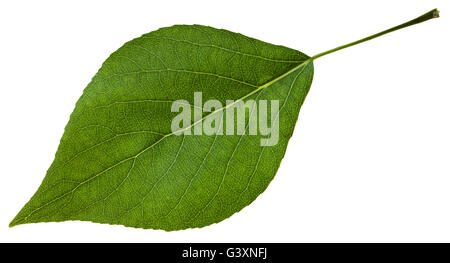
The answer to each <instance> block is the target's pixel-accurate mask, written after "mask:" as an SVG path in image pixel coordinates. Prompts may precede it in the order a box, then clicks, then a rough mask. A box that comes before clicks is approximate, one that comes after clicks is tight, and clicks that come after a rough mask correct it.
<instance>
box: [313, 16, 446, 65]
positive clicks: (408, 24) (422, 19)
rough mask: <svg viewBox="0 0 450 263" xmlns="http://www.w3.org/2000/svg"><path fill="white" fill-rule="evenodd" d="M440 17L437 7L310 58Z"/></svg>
mask: <svg viewBox="0 0 450 263" xmlns="http://www.w3.org/2000/svg"><path fill="white" fill-rule="evenodd" d="M438 17H439V11H438V10H437V9H433V10H431V11H429V12H427V13H426V14H423V15H421V16H419V17H417V18H415V19H413V20H411V21H408V22H406V23H403V24H400V25H398V26H395V27H392V28H389V29H387V30H384V31H381V32H379V33H376V34H374V35H371V36H368V37H365V38H363V39H360V40H357V41H354V42H351V43H348V44H345V45H342V46H339V47H336V48H333V49H330V50H328V51H325V52H322V53H319V54H317V55H315V56H312V57H311V58H310V60H311V61H313V60H315V59H317V58H320V57H322V56H325V55H328V54H331V53H333V52H336V51H338V50H341V49H344V48H348V47H351V46H354V45H358V44H360V43H363V42H366V41H369V40H371V39H374V38H377V37H379V36H382V35H384V34H387V33H390V32H394V31H397V30H399V29H402V28H405V27H409V26H412V25H415V24H419V23H422V22H425V21H427V20H430V19H432V18H438Z"/></svg>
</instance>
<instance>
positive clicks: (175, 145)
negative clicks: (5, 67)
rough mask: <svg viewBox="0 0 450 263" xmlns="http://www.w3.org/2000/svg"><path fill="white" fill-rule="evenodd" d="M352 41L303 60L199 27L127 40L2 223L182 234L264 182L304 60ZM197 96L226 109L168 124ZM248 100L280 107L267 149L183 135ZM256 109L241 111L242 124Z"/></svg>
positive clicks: (301, 82)
mask: <svg viewBox="0 0 450 263" xmlns="http://www.w3.org/2000/svg"><path fill="white" fill-rule="evenodd" d="M405 26H407V25H405ZM405 26H403V27H405ZM389 32H390V31H389ZM386 33H388V32H387V31H386ZM364 41H366V40H364ZM360 42H363V41H360ZM354 44H357V43H356V42H354ZM350 45H353V43H351V44H349V45H346V46H343V47H339V48H336V49H333V50H331V51H328V52H324V53H321V54H319V55H316V56H314V57H308V56H306V55H305V54H303V53H301V52H299V51H296V50H293V49H289V48H286V47H283V46H276V45H272V44H268V43H265V42H262V41H259V40H256V39H253V38H249V37H246V36H243V35H241V34H237V33H233V32H230V31H226V30H219V29H215V28H211V27H206V26H200V25H192V26H186V25H178V26H172V27H167V28H162V29H159V30H157V31H154V32H151V33H148V34H145V35H143V36H141V37H139V38H136V39H134V40H132V41H130V42H127V43H126V44H125V45H123V46H122V47H121V48H119V49H118V50H117V51H116V52H114V53H113V54H111V56H110V57H109V58H108V59H107V60H106V61H105V62H104V64H103V65H102V67H101V68H100V70H99V71H98V73H97V74H96V75H95V76H94V77H93V79H92V81H91V82H90V83H89V84H88V86H87V88H86V89H85V90H84V92H83V95H82V96H81V98H80V99H79V101H78V102H77V104H76V107H75V110H74V111H73V113H72V115H71V117H70V120H69V123H68V124H67V126H66V128H65V132H64V135H63V137H62V139H61V143H60V145H59V148H58V150H57V152H56V155H55V160H54V162H53V163H52V165H51V166H50V168H49V170H48V171H47V175H46V177H45V178H44V180H43V182H42V184H41V186H40V187H39V189H38V190H37V192H36V193H35V194H34V196H33V197H32V198H31V200H30V201H29V202H28V203H27V204H26V205H25V206H24V207H23V208H22V210H21V211H20V212H19V214H18V215H17V216H16V217H15V218H14V220H13V221H12V222H11V224H10V226H14V225H19V224H26V223H36V222H59V221H66V220H81V221H92V222H98V223H108V224H121V225H125V226H130V227H139V228H153V229H164V230H179V229H186V228H194V227H203V226H207V225H210V224H213V223H217V222H220V221H222V220H224V219H226V218H228V217H230V216H231V215H233V214H234V213H236V212H238V211H240V210H241V209H243V208H244V207H245V206H247V205H249V204H250V203H251V202H253V200H255V198H256V197H257V196H258V195H260V194H261V193H262V192H263V191H264V190H265V189H266V188H267V186H268V185H269V183H270V181H271V180H272V179H273V177H274V175H275V173H276V171H277V169H278V167H279V165H280V162H281V160H282V158H283V156H284V154H285V151H286V147H287V144H288V141H289V138H290V137H291V135H292V133H293V130H294V127H295V123H296V121H297V118H298V114H299V110H300V107H301V105H302V103H303V101H304V99H305V97H306V95H307V93H308V91H309V87H310V85H311V81H312V77H313V63H312V61H313V60H314V59H315V58H318V57H320V56H323V55H324V54H328V53H331V52H334V51H336V50H339V49H342V48H345V47H347V46H350ZM195 92H202V96H203V98H202V99H203V100H204V101H206V100H210V99H215V100H218V101H220V102H221V104H222V105H226V106H222V107H219V108H215V109H214V110H212V111H210V112H204V113H201V115H200V116H199V115H195V116H194V117H195V119H194V120H193V121H192V122H191V124H190V125H189V126H188V127H186V128H184V129H180V130H178V131H173V130H172V127H171V123H172V120H173V119H174V117H175V116H177V115H178V114H179V113H177V112H172V111H171V106H172V104H173V103H174V101H176V100H180V99H182V100H185V101H186V103H185V104H186V105H191V106H189V107H192V108H194V109H195V108H197V109H198V105H194V93H195ZM227 100H234V101H235V103H233V104H229V103H228V104H227ZM249 100H255V101H256V102H257V104H259V105H261V103H260V102H261V101H263V100H267V101H272V100H277V101H279V111H278V112H275V113H276V114H275V115H270V114H269V123H270V121H274V120H276V121H278V122H279V130H278V132H279V138H278V140H277V143H276V144H275V145H273V146H262V145H261V143H260V142H261V139H263V138H266V137H267V136H263V135H261V134H259V135H249V134H248V130H246V131H247V132H246V133H245V134H237V135H205V134H203V135H193V134H191V135H187V134H185V132H186V131H188V130H189V131H193V130H195V129H196V127H199V126H201V125H203V124H205V123H207V122H211V119H213V118H214V117H215V116H217V115H219V114H223V113H224V112H225V111H226V110H227V109H229V108H231V107H232V106H234V105H235V104H236V103H239V102H241V101H242V102H247V101H249ZM186 105H185V106H186ZM192 105H193V106H192ZM200 106H202V105H200ZM257 109H258V108H257V107H256V106H255V107H251V108H250V109H249V112H248V114H247V115H246V123H248V122H249V119H250V118H251V117H252V116H253V115H252V114H253V113H254V112H257ZM215 124H216V125H217V124H218V123H217V122H216V123H215ZM225 125H226V126H224V127H228V126H229V125H231V123H228V122H226V123H225ZM232 125H234V126H237V125H239V123H237V122H234V123H232ZM247 125H248V124H247ZM246 128H248V127H246ZM224 129H225V128H224ZM193 133H194V132H193Z"/></svg>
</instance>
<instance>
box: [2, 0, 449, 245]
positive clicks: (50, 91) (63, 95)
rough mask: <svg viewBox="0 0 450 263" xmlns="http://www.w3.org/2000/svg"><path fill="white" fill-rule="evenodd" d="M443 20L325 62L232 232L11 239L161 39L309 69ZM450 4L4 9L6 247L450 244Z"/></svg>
mask: <svg viewBox="0 0 450 263" xmlns="http://www.w3.org/2000/svg"><path fill="white" fill-rule="evenodd" d="M435 7H437V8H439V9H440V10H441V18H439V19H434V20H431V21H427V22H425V23H423V24H420V25H416V26H413V27H409V28H407V29H403V30H401V31H397V32H395V33H391V34H389V35H386V36H383V37H381V38H378V39H376V40H372V41H371V42H367V43H364V44H361V45H359V46H355V47H352V48H349V49H346V50H343V51H340V52H338V53H334V54H331V55H328V56H326V57H323V58H320V59H318V60H317V61H315V76H314V81H313V85H312V87H311V91H310V93H309V95H308V97H307V98H306V101H305V104H304V105H303V107H302V109H301V114H300V118H299V122H298V123H297V127H296V130H295V133H294V135H293V137H292V139H291V142H290V144H289V147H288V150H287V153H286V157H285V158H284V160H283V161H282V163H281V168H280V169H279V171H278V173H277V175H276V177H275V179H274V180H273V182H272V183H271V184H270V186H269V187H268V189H267V190H266V191H265V192H264V193H263V194H262V195H261V196H260V197H258V198H257V200H256V201H255V202H254V203H252V204H251V205H250V206H249V207H247V208H245V209H244V210H243V211H241V212H240V213H237V214H235V215H233V216H232V217H231V218H229V219H227V220H225V221H223V222H221V223H219V224H215V225H212V226H208V227H205V228H202V229H194V230H185V231H176V232H164V231H161V230H158V231H155V230H142V229H133V228H126V227H123V226H109V225H101V224H94V223H88V222H64V223H41V224H29V225H20V226H17V227H14V228H8V223H9V221H10V220H11V219H12V218H13V217H14V216H15V215H16V214H17V212H18V211H19V210H20V209H21V208H22V206H23V205H24V204H25V203H26V202H27V201H28V199H29V198H30V197H31V195H32V194H33V193H34V191H35V190H36V189H37V187H38V186H39V185H40V183H41V181H42V179H43V178H44V175H45V172H46V170H47V168H48V167H49V165H50V164H51V162H52V160H53V157H54V154H55V151H56V148H57V146H58V143H59V140H60V137H61V136H62V133H63V130H64V126H65V125H66V123H67V121H68V119H69V115H70V113H71V112H72V110H73V108H74V105H75V102H76V101H77V99H78V98H79V96H80V95H81V93H82V91H83V89H84V87H85V86H86V85H87V83H88V82H89V81H90V79H91V77H92V76H93V75H94V74H95V73H96V71H97V70H98V69H99V67H100V65H101V63H102V62H103V61H104V60H105V59H106V58H107V57H108V56H109V54H110V53H112V52H113V51H115V50H116V49H117V48H119V47H120V46H121V45H122V44H123V43H124V42H126V41H128V40H130V39H132V38H135V37H138V36H140V35H141V34H143V33H147V32H150V31H153V30H156V29H158V28H159V27H163V26H170V25H173V24H194V23H196V24H204V25H210V26H213V27H218V28H226V29H228V30H231V31H235V32H240V33H243V34H245V35H248V36H251V37H254V38H257V39H260V40H263V41H267V42H270V43H274V44H281V45H285V46H288V47H291V48H294V49H298V50H301V51H303V52H305V53H306V54H308V55H314V54H316V53H319V52H322V51H324V50H328V49H330V48H334V47H336V46H338V45H341V44H345V43H347V42H350V41H353V40H356V39H359V38H362V37H364V36H366V35H369V34H372V33H376V32H378V31H381V30H384V29H386V28H389V27H391V26H394V25H397V24H400V23H403V22H406V21H407V20H410V19H412V18H415V17H417V16H419V15H421V14H423V13H425V12H427V11H429V10H431V9H433V8H435ZM449 19H450V5H449V3H448V1H444V0H442V1H411V0H409V1H395V2H394V1H392V0H388V1H381V0H378V1H373V2H372V3H369V2H368V1H281V0H277V1H261V0H259V1H243V0H239V1H230V0H228V1H223V2H221V3H220V2H216V1H178V2H175V1H142V2H141V1H122V2H117V1H111V0H109V1H73V2H72V4H70V3H67V2H66V1H64V3H63V1H3V2H2V3H1V4H0V29H1V30H0V72H1V73H0V88H1V97H0V98H1V103H0V120H1V122H0V127H1V129H0V154H1V155H0V158H1V165H0V176H1V181H0V241H8V242H12V241H17V242H25V241H37V242H44V241H54V242H63V241H66V242H82V241H93V242H96V241H104V242H132V241H143V242H213V241H215V242H349V241H351V242H369V241H371V242H402V241H403V242H415V241H422V242H431V241H447V242H449V241H450V82H449V78H450V77H449V76H450V72H449V61H450V54H449V51H448V48H449V47H450V36H449V29H450V23H449Z"/></svg>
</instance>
